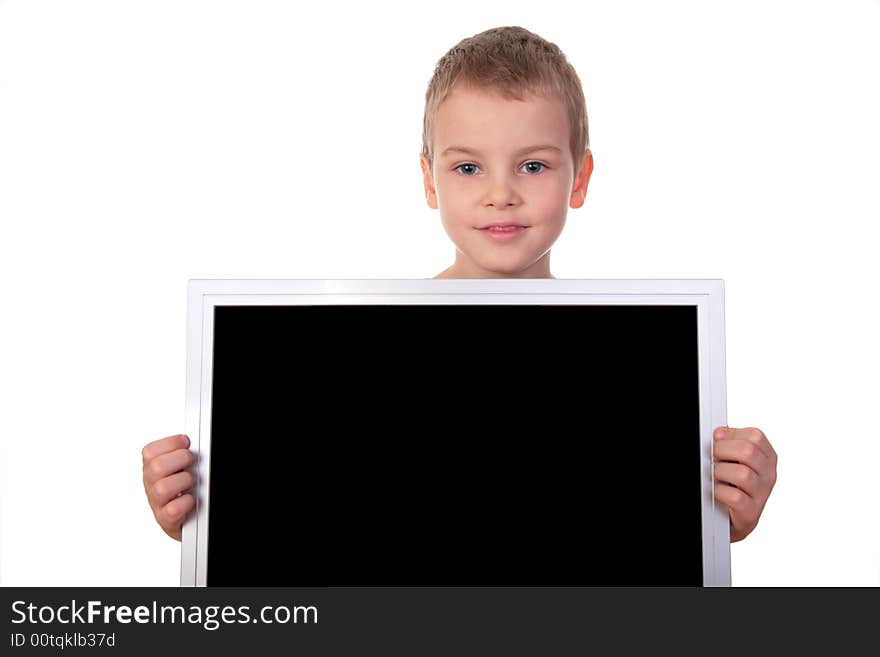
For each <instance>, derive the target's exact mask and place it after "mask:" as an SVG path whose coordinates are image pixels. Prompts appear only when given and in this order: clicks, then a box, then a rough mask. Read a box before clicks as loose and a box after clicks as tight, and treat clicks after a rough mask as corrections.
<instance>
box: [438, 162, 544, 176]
mask: <svg viewBox="0 0 880 657" xmlns="http://www.w3.org/2000/svg"><path fill="white" fill-rule="evenodd" d="M523 168H524V169H525V170H526V173H541V172H542V171H543V170H544V169H546V168H547V165H546V164H544V163H543V162H534V161H532V162H526V163H525V164H523ZM455 170H456V171H458V172H459V173H461V174H463V175H465V176H472V175H474V174H475V173H477V172H478V171H479V170H480V168H479V167H478V166H477V165H476V164H471V163H469V162H468V163H465V164H459V165H458V166H457V167H455Z"/></svg>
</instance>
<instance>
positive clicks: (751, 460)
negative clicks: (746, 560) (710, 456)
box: [714, 427, 776, 543]
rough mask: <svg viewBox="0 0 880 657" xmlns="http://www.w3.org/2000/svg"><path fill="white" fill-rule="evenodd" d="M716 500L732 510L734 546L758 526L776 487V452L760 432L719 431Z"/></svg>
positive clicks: (755, 430) (715, 451)
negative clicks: (771, 492)
mask: <svg viewBox="0 0 880 657" xmlns="http://www.w3.org/2000/svg"><path fill="white" fill-rule="evenodd" d="M714 435H715V450H714V456H715V499H717V500H718V501H719V502H721V503H722V504H725V505H726V506H727V508H728V509H729V510H730V542H731V543H735V542H736V541H741V540H742V539H744V538H745V537H746V536H748V535H749V533H751V531H752V530H753V529H754V528H755V525H757V524H758V518H760V517H761V512H762V511H763V510H764V505H765V504H766V503H767V498H768V497H770V491H771V490H773V485H774V484H775V483H776V452H775V451H774V449H773V447H772V445H770V441H768V440H767V436H765V435H764V432H763V431H761V430H760V429H755V428H754V427H747V428H745V429H735V428H733V427H718V428H717V429H715V434H714Z"/></svg>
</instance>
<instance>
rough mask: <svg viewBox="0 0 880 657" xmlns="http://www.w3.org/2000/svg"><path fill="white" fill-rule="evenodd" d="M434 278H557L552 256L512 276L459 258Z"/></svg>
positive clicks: (545, 257)
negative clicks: (551, 270) (552, 272)
mask: <svg viewBox="0 0 880 657" xmlns="http://www.w3.org/2000/svg"><path fill="white" fill-rule="evenodd" d="M434 278H556V277H555V276H554V275H553V274H551V273H550V254H549V253H548V254H546V255H545V256H544V257H543V258H541V259H540V260H538V262H536V263H534V264H533V265H532V266H531V267H528V268H526V269H523V270H522V271H518V272H515V273H512V274H508V273H504V272H497V271H492V270H490V269H483V268H482V267H477V266H475V265H473V264H472V263H470V264H469V263H466V262H463V261H462V260H460V259H459V258H458V257H456V259H455V263H453V264H452V266H451V267H447V268H446V269H444V270H443V271H441V272H440V273H439V274H437V275H436V276H435V277H434Z"/></svg>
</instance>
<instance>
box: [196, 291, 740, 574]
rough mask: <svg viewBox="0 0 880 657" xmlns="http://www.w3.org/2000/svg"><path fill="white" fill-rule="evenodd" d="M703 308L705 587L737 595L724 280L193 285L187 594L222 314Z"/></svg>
mask: <svg viewBox="0 0 880 657" xmlns="http://www.w3.org/2000/svg"><path fill="white" fill-rule="evenodd" d="M419 303H430V304H432V305H438V304H467V303H479V304H494V303H498V304H539V305H547V304H602V305H616V304H628V305H664V304H670V305H693V306H694V307H695V308H696V310H697V321H698V333H697V335H698V350H699V354H698V362H699V395H700V450H701V454H700V464H701V466H700V467H701V480H702V493H701V507H702V528H703V543H702V546H703V552H702V554H703V577H704V581H703V584H704V586H730V535H729V519H728V511H727V509H726V507H724V506H723V505H721V504H720V503H716V501H715V497H714V481H713V459H712V445H713V438H712V433H713V430H714V428H715V427H718V426H725V425H726V424H727V407H726V372H725V334H724V282H723V281H722V280H719V279H606V280H600V279H362V280H350V279H299V280H294V279H192V280H190V281H189V283H188V300H187V366H186V419H185V427H186V433H187V435H188V436H189V437H190V440H191V449H192V450H193V451H194V453H195V454H196V456H197V459H196V465H195V466H194V469H193V474H194V475H195V481H196V484H195V493H196V494H195V498H196V507H195V509H194V511H193V512H192V513H191V514H190V515H189V517H188V518H187V520H186V522H185V523H184V525H183V531H182V545H181V571H180V583H181V586H206V584H207V572H206V570H207V569H206V564H207V550H208V509H209V505H210V499H209V496H208V491H209V484H210V476H211V473H210V459H209V458H207V456H208V455H209V454H210V440H211V426H210V418H211V385H210V382H211V381H212V370H211V365H212V348H213V342H212V339H213V324H212V321H213V316H214V314H213V309H214V307H215V306H217V305H224V306H226V305H279V304H280V305H292V304H307V305H316V304H344V305H368V304H383V305H389V304H419Z"/></svg>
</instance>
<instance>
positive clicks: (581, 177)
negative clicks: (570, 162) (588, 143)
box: [568, 149, 593, 208]
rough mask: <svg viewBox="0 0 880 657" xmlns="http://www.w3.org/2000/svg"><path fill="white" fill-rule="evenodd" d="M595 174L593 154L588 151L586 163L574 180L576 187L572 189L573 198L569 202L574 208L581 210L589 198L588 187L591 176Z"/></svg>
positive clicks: (582, 165) (585, 156) (585, 158)
mask: <svg viewBox="0 0 880 657" xmlns="http://www.w3.org/2000/svg"><path fill="white" fill-rule="evenodd" d="M592 174H593V154H592V153H591V152H590V150H589V149H587V154H586V155H584V161H583V162H582V163H581V168H580V170H579V171H578V174H577V177H575V179H574V187H572V189H571V198H570V199H569V201H568V204H569V206H571V207H572V208H579V207H581V206H582V205H583V204H584V200H586V198H587V186H588V185H589V184H590V176H591V175H592Z"/></svg>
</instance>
